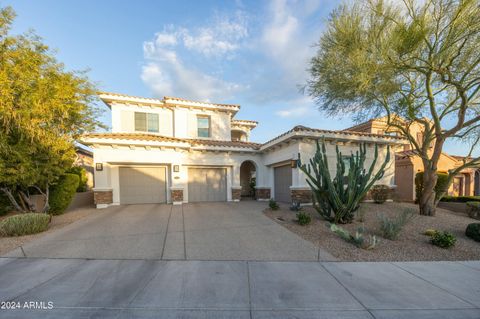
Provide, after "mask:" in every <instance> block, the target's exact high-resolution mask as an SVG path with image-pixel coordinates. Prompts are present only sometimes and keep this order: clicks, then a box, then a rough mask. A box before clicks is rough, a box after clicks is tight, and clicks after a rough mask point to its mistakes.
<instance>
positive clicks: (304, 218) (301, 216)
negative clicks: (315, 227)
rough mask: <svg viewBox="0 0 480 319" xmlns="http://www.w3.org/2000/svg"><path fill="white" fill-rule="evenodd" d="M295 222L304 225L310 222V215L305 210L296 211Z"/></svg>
mask: <svg viewBox="0 0 480 319" xmlns="http://www.w3.org/2000/svg"><path fill="white" fill-rule="evenodd" d="M297 222H298V224H299V225H302V226H305V225H308V224H310V223H311V222H312V217H310V215H309V214H307V213H305V212H299V213H297Z"/></svg>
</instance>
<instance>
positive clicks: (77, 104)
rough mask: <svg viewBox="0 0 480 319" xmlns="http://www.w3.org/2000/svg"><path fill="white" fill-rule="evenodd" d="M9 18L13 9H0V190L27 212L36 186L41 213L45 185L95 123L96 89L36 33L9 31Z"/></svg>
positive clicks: (69, 159) (68, 162)
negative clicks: (14, 32) (77, 139)
mask: <svg viewBox="0 0 480 319" xmlns="http://www.w3.org/2000/svg"><path fill="white" fill-rule="evenodd" d="M14 18H15V13H14V11H13V9H12V8H10V7H6V8H0V192H2V193H3V194H5V195H6V196H7V197H8V198H9V199H10V201H11V203H12V205H13V206H14V207H15V209H16V210H18V211H29V210H32V209H33V205H32V203H31V201H30V196H29V193H30V191H31V190H33V189H35V190H36V192H39V193H40V194H43V195H44V196H45V197H46V199H47V201H46V205H45V207H44V208H43V210H44V211H46V210H47V209H48V189H49V186H50V185H51V184H52V183H55V181H56V180H57V179H58V177H59V176H61V175H62V174H64V172H65V170H67V169H68V168H70V167H71V165H72V163H73V161H74V159H75V150H74V141H75V138H76V137H78V136H79V135H80V134H82V133H83V132H85V131H90V130H93V129H95V128H96V127H97V126H98V125H99V122H97V120H96V118H97V115H98V109H96V108H95V107H93V106H92V103H93V102H94V99H95V92H96V90H95V86H94V85H93V84H92V83H91V82H90V81H89V80H88V78H87V77H86V76H85V75H84V73H82V72H69V71H66V70H65V68H64V66H63V64H61V63H59V62H58V61H57V60H56V59H55V57H54V56H53V54H52V52H51V51H50V50H49V49H48V47H47V46H46V45H44V44H43V43H42V41H41V39H40V38H39V37H38V36H36V35H35V34H33V33H28V34H22V35H10V34H9V31H10V26H11V24H12V22H13V19H14Z"/></svg>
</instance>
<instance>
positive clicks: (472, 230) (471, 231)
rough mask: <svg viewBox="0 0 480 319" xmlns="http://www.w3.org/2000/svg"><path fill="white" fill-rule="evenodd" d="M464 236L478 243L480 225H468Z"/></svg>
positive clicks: (479, 239)
mask: <svg viewBox="0 0 480 319" xmlns="http://www.w3.org/2000/svg"><path fill="white" fill-rule="evenodd" d="M465 235H467V237H470V238H471V239H473V240H475V241H480V223H472V224H468V226H467V229H466V230H465Z"/></svg>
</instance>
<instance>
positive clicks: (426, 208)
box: [418, 168, 437, 216]
mask: <svg viewBox="0 0 480 319" xmlns="http://www.w3.org/2000/svg"><path fill="white" fill-rule="evenodd" d="M435 185H437V172H436V171H435V170H432V169H428V168H425V171H424V173H423V190H422V194H421V196H420V198H419V201H418V205H419V207H420V215H426V216H435V210H436V208H437V207H436V205H435Z"/></svg>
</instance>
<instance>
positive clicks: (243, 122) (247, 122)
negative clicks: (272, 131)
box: [232, 119, 258, 125]
mask: <svg viewBox="0 0 480 319" xmlns="http://www.w3.org/2000/svg"><path fill="white" fill-rule="evenodd" d="M235 124H247V125H257V124H258V122H257V121H252V120H235V119H233V120H232V125H235Z"/></svg>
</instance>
